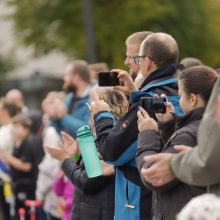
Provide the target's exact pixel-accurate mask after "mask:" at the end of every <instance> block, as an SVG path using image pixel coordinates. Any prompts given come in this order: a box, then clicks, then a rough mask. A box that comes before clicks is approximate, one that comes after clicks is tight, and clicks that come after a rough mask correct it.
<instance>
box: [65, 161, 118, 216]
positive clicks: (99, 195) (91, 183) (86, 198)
mask: <svg viewBox="0 0 220 220" xmlns="http://www.w3.org/2000/svg"><path fill="white" fill-rule="evenodd" d="M62 169H63V171H64V173H65V175H66V176H67V177H68V178H69V179H70V180H71V181H72V183H73V184H74V185H75V198H74V202H73V216H72V220H113V219H114V204H115V203H114V201H115V192H114V191H115V190H114V189H115V178H114V176H99V177H95V178H88V176H87V174H86V171H85V167H84V163H83V161H82V160H81V161H80V162H79V163H78V164H77V163H76V162H75V161H73V160H72V159H71V158H68V159H66V160H64V162H63V164H62Z"/></svg>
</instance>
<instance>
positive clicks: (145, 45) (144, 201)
mask: <svg viewBox="0 0 220 220" xmlns="http://www.w3.org/2000/svg"><path fill="white" fill-rule="evenodd" d="M178 56H179V49H178V45H177V43H176V41H175V40H174V39H173V38H172V37H171V36H170V35H168V34H165V33H153V34H151V35H149V36H148V37H147V38H146V39H145V40H144V41H143V42H142V44H141V47H140V50H139V55H138V56H136V57H134V61H135V62H136V63H137V64H139V66H140V72H141V74H142V76H143V78H144V82H143V83H142V85H141V87H140V91H139V90H138V89H137V87H136V86H135V84H134V83H133V80H132V78H131V77H130V76H129V74H128V73H127V72H125V71H123V70H118V69H117V70H114V71H117V72H118V77H119V79H120V80H122V81H123V82H124V86H123V87H122V86H119V87H117V88H118V89H120V90H121V91H124V92H126V93H127V94H128V95H129V94H130V108H129V111H128V112H127V113H126V114H125V115H124V116H123V117H122V118H121V119H120V120H119V121H118V122H117V123H115V120H114V117H113V114H112V113H111V112H109V111H108V109H109V107H108V105H107V103H105V102H104V101H103V100H99V99H98V98H96V100H95V101H93V102H92V103H91V110H92V115H93V116H94V121H95V127H96V133H97V142H96V143H97V146H98V148H99V151H100V153H101V155H102V156H103V158H104V160H105V161H107V162H109V163H111V164H113V165H114V166H116V184H115V187H116V188H115V219H116V220H127V219H129V220H138V219H140V220H142V219H145V220H149V219H151V192H150V191H149V190H148V189H146V188H145V187H144V185H143V184H142V183H141V179H140V176H139V174H138V170H137V166H136V161H135V155H136V149H137V138H138V128H137V111H138V106H139V105H140V97H143V96H150V95H152V94H154V93H157V94H159V95H160V94H162V93H163V94H166V95H168V96H178V94H177V83H176V79H175V76H174V74H175V72H176V70H177V68H178V65H177V61H178Z"/></svg>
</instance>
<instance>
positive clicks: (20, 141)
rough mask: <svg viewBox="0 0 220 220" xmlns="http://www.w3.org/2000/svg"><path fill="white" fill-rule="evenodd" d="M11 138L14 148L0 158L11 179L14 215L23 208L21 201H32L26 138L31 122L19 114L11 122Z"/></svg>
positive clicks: (31, 174)
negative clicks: (5, 165) (14, 207)
mask: <svg viewBox="0 0 220 220" xmlns="http://www.w3.org/2000/svg"><path fill="white" fill-rule="evenodd" d="M12 124H13V126H12V137H13V141H14V148H13V152H12V154H9V153H7V152H2V153H1V156H0V157H1V158H2V159H3V161H4V162H5V163H6V164H8V166H9V168H10V175H11V179H12V187H13V191H14V195H15V198H16V201H15V205H16V213H17V211H18V209H19V208H20V207H23V206H24V205H23V201H24V200H25V199H26V198H28V199H34V194H35V192H34V190H33V185H34V184H33V180H32V179H33V178H32V177H33V169H32V167H33V165H32V161H33V158H32V154H31V148H30V146H29V143H28V136H29V132H30V127H31V120H30V119H29V118H27V117H26V116H24V115H22V114H19V115H17V116H15V117H14V118H13V120H12Z"/></svg>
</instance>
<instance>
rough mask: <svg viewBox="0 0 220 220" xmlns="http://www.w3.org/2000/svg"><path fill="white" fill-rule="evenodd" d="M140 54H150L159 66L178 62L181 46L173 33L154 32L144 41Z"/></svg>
mask: <svg viewBox="0 0 220 220" xmlns="http://www.w3.org/2000/svg"><path fill="white" fill-rule="evenodd" d="M140 54H143V55H146V56H149V57H150V58H152V60H153V61H154V63H155V65H156V66H157V67H161V66H165V65H169V64H173V63H177V62H178V58H179V48H178V45H177V42H176V41H175V39H174V38H173V37H172V36H171V35H169V34H166V33H153V34H151V35H149V36H148V37H147V38H146V39H145V40H144V41H143V42H142V44H141V48H140Z"/></svg>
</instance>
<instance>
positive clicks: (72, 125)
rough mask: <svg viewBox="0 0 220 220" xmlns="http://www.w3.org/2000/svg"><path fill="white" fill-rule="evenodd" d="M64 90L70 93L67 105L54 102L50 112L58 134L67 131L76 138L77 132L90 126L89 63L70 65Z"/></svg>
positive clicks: (75, 62) (66, 70)
mask: <svg viewBox="0 0 220 220" xmlns="http://www.w3.org/2000/svg"><path fill="white" fill-rule="evenodd" d="M63 79H64V85H63V88H64V90H65V91H66V92H68V94H67V96H66V99H65V103H64V102H62V101H61V100H58V99H57V100H55V101H54V102H53V111H49V112H48V113H49V116H50V118H51V119H52V122H53V126H54V127H55V128H56V130H57V132H58V133H60V132H61V131H66V132H67V133H69V134H70V135H71V136H73V137H74V138H76V130H77V129H78V128H79V127H81V126H83V125H85V124H88V121H89V117H90V112H89V109H88V107H87V105H86V103H88V102H89V92H90V89H91V84H90V74H89V68H88V64H87V62H85V61H83V60H75V61H72V62H71V63H69V64H68V65H67V67H66V69H65V72H64V77H63Z"/></svg>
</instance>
